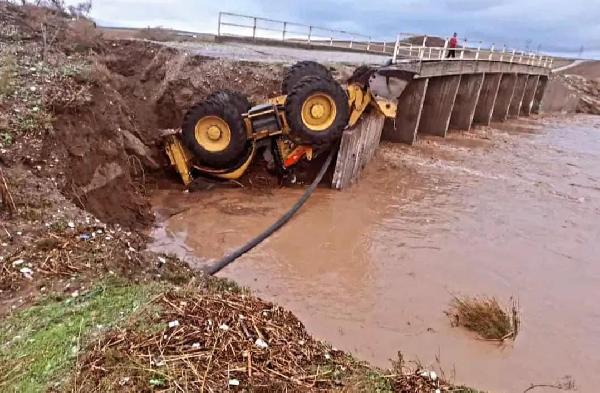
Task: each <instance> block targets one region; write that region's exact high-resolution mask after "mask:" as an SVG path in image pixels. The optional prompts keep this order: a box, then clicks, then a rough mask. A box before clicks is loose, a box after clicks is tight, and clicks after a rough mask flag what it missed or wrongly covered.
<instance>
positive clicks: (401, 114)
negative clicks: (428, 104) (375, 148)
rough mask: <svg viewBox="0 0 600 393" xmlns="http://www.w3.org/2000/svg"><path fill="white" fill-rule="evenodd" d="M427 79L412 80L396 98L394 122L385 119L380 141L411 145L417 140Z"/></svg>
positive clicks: (427, 83)
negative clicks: (396, 108)
mask: <svg viewBox="0 0 600 393" xmlns="http://www.w3.org/2000/svg"><path fill="white" fill-rule="evenodd" d="M428 85H429V78H422V79H413V80H412V81H411V82H410V83H409V84H408V86H406V88H405V89H404V91H403V92H402V94H401V95H400V97H398V112H397V114H396V119H395V121H389V119H386V124H385V127H384V129H383V135H382V139H384V140H388V141H391V142H403V143H408V144H410V145H412V144H413V143H415V140H416V138H417V130H418V129H419V123H420V121H421V113H422V109H423V101H424V100H425V93H426V92H427V86H428Z"/></svg>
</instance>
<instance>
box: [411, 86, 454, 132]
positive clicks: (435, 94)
mask: <svg viewBox="0 0 600 393" xmlns="http://www.w3.org/2000/svg"><path fill="white" fill-rule="evenodd" d="M460 79H461V75H451V76H443V77H439V78H431V79H430V80H429V85H428V87H427V92H426V94H425V101H424V102H423V113H422V114H421V122H420V125H419V129H418V132H422V133H424V134H431V135H437V136H441V137H445V136H446V133H447V131H448V126H449V124H450V116H451V115H452V108H453V107H454V102H455V100H456V94H457V92H458V86H459V84H460Z"/></svg>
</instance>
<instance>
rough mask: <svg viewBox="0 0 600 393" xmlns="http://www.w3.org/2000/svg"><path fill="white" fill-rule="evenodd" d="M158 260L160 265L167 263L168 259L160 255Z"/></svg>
mask: <svg viewBox="0 0 600 393" xmlns="http://www.w3.org/2000/svg"><path fill="white" fill-rule="evenodd" d="M158 262H159V263H160V266H162V265H164V264H165V263H167V260H166V259H165V258H163V257H158Z"/></svg>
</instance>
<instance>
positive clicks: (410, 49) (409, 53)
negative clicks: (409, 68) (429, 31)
mask: <svg viewBox="0 0 600 393" xmlns="http://www.w3.org/2000/svg"><path fill="white" fill-rule="evenodd" d="M408 57H412V42H411V44H410V46H409V47H408Z"/></svg>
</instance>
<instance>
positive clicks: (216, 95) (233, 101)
mask: <svg viewBox="0 0 600 393" xmlns="http://www.w3.org/2000/svg"><path fill="white" fill-rule="evenodd" d="M213 100H217V101H220V102H224V103H226V104H229V105H233V106H235V108H236V109H237V111H238V112H239V113H240V115H241V114H244V113H248V110H249V109H250V107H251V106H252V105H251V104H250V101H248V98H247V97H246V96H245V95H243V94H241V93H238V92H237V91H231V90H227V89H224V90H217V91H215V92H212V93H210V94H209V95H208V97H206V101H213Z"/></svg>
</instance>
